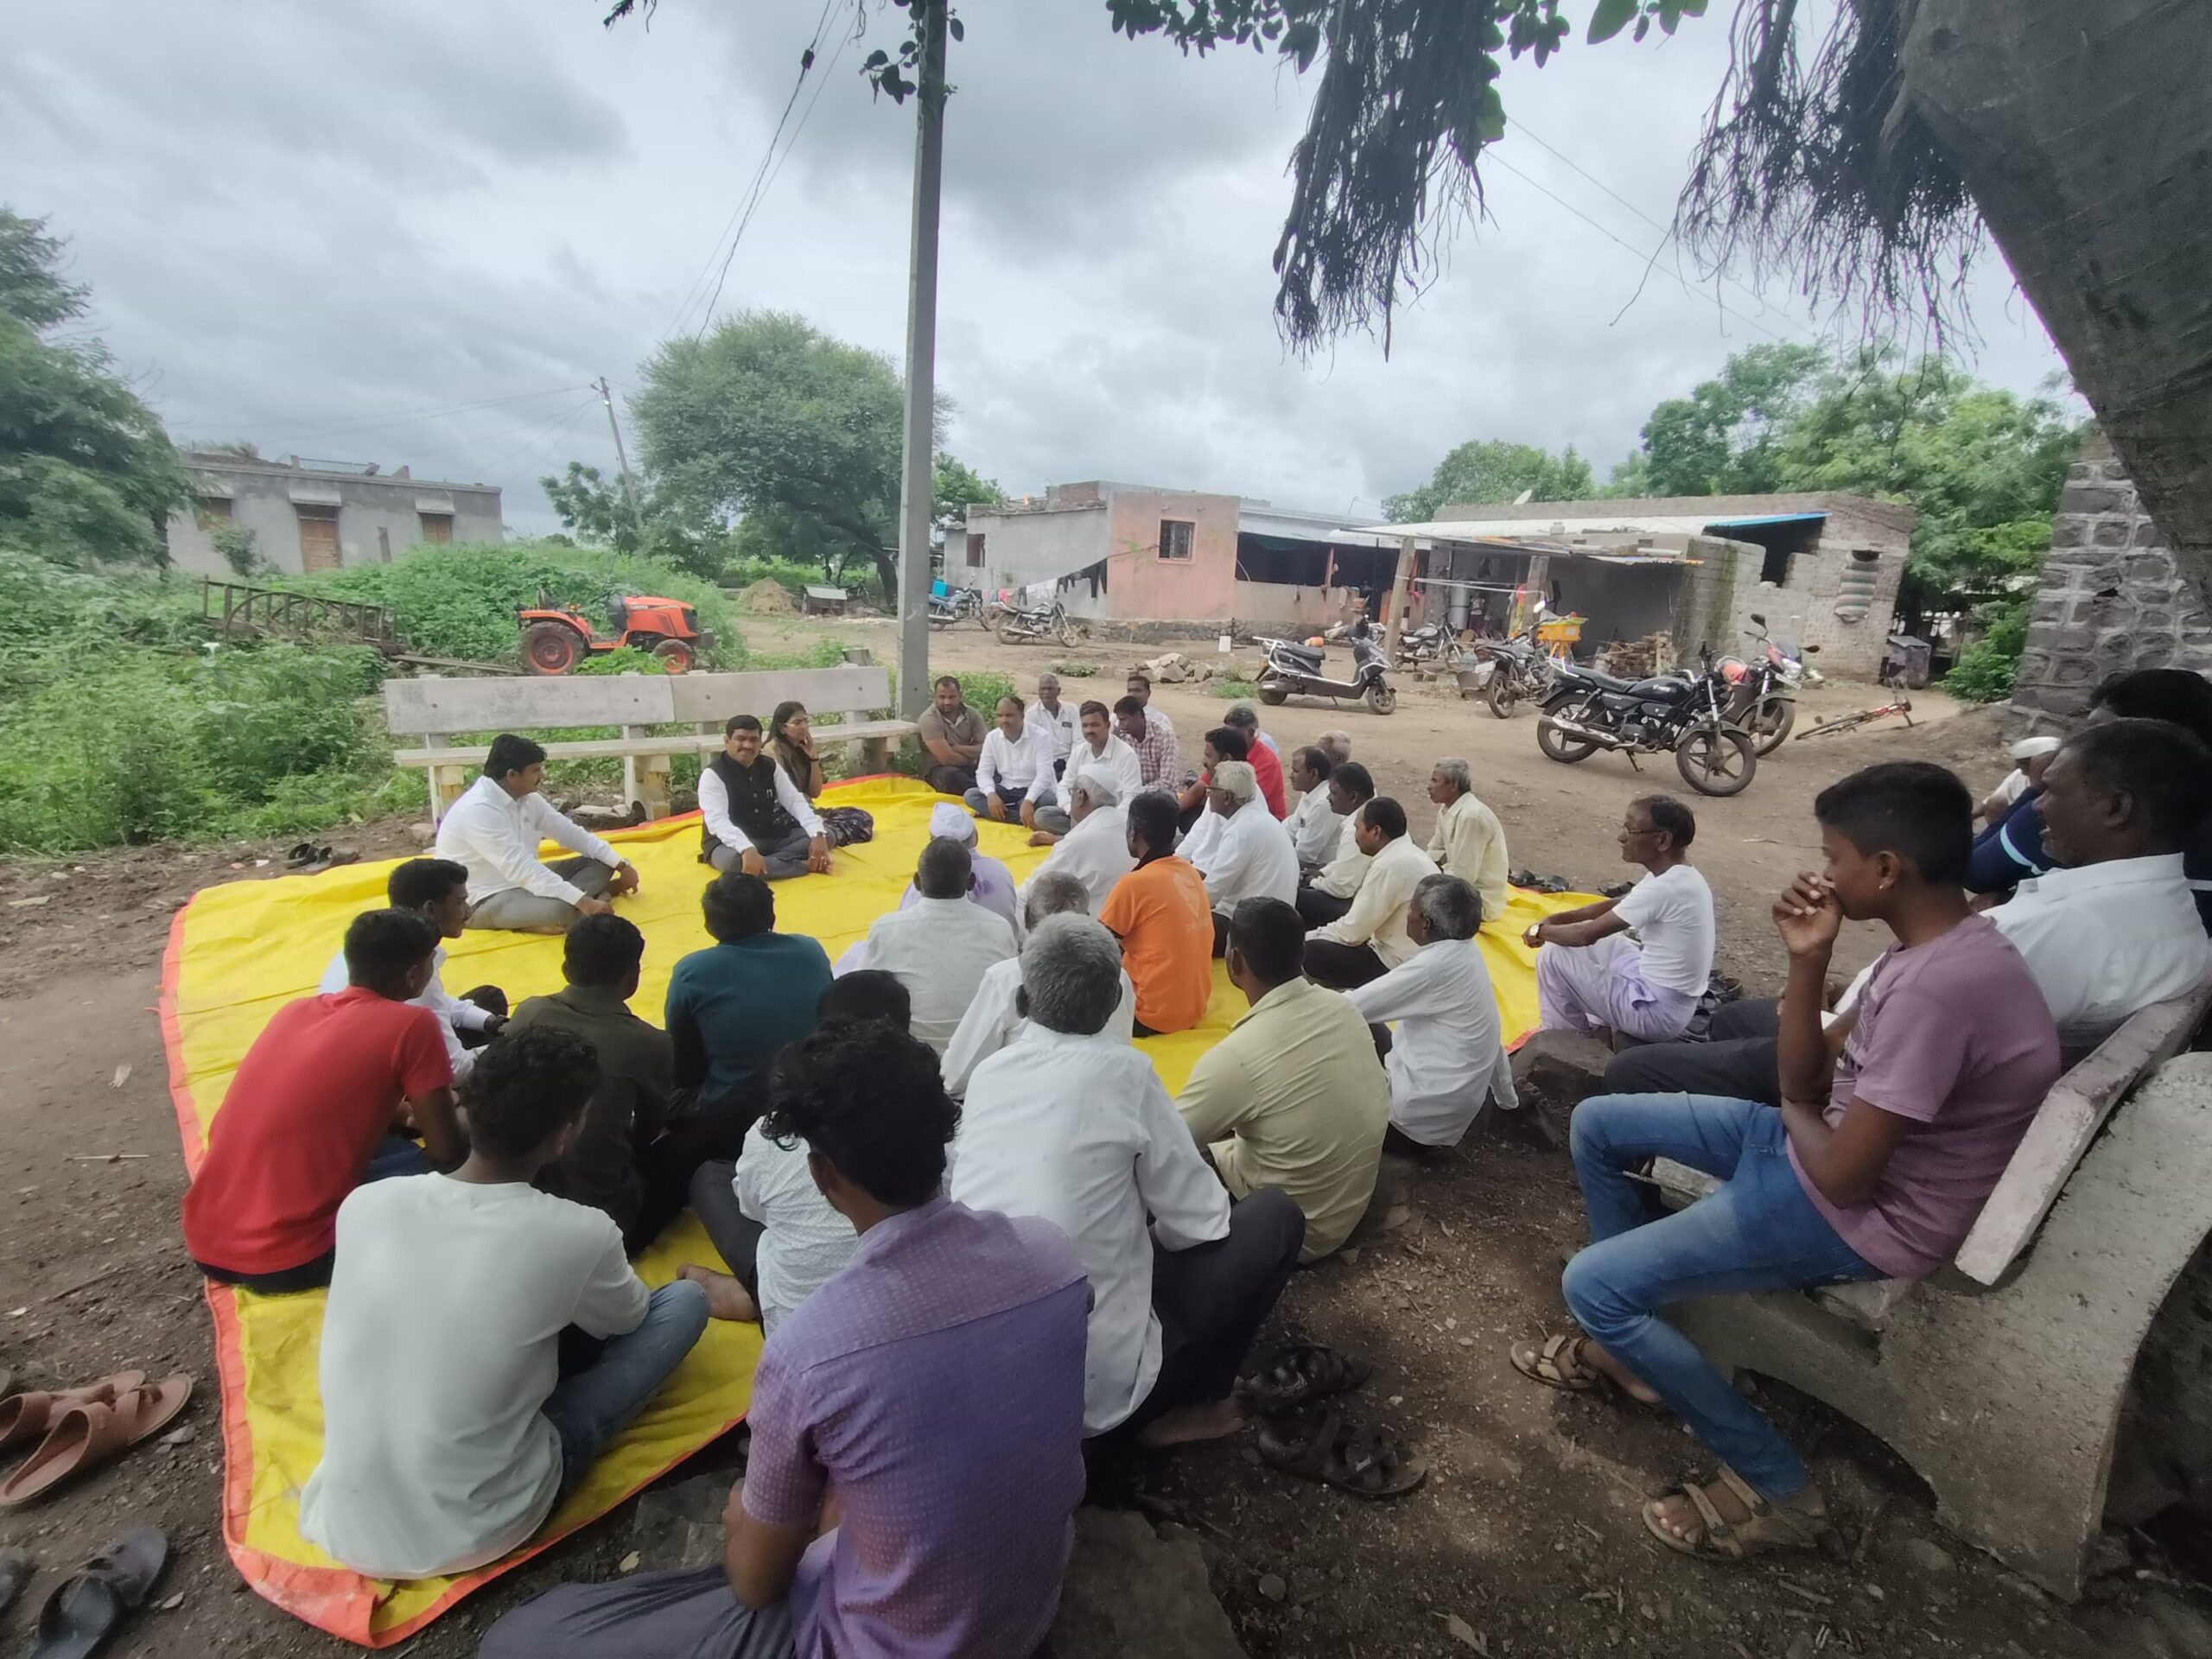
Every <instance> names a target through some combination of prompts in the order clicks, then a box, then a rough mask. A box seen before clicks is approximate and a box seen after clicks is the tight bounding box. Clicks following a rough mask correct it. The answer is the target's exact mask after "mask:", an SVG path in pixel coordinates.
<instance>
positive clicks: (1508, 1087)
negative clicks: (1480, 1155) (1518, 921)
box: [1348, 875, 1520, 1156]
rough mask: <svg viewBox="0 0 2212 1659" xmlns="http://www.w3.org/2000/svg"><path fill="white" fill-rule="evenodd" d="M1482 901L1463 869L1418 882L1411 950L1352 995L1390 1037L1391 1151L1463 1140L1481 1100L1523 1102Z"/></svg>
mask: <svg viewBox="0 0 2212 1659" xmlns="http://www.w3.org/2000/svg"><path fill="white" fill-rule="evenodd" d="M1482 925H1483V905H1482V900H1481V899H1478V897H1476V895H1475V890H1474V888H1472V887H1470V886H1468V885H1467V883H1466V882H1465V881H1463V880H1460V879H1459V877H1458V876H1456V875H1432V876H1429V877H1427V879H1426V880H1423V881H1422V882H1421V885H1420V886H1419V887H1415V888H1414V902H1413V906H1412V908H1411V909H1409V910H1408V912H1406V937H1407V938H1409V939H1411V940H1412V941H1413V943H1414V954H1413V955H1412V956H1411V957H1408V958H1407V959H1406V960H1405V961H1403V962H1402V963H1399V964H1398V965H1397V966H1396V967H1395V968H1393V969H1391V970H1390V971H1389V973H1387V974H1385V975H1383V977H1382V978H1380V979H1375V980H1370V981H1369V982H1367V983H1366V984H1364V985H1359V986H1355V987H1354V988H1352V989H1351V991H1350V992H1349V993H1348V995H1350V996H1351V1005H1352V1007H1355V1008H1357V1009H1358V1010H1359V1013H1360V1017H1361V1018H1362V1019H1363V1020H1366V1021H1367V1022H1368V1023H1369V1024H1370V1025H1372V1026H1375V1027H1378V1028H1380V1027H1382V1026H1383V1025H1385V1024H1386V1023H1388V1022H1389V1021H1390V1020H1396V1021H1397V1022H1398V1023H1397V1029H1396V1030H1395V1032H1392V1033H1390V1034H1389V1045H1390V1052H1389V1073H1390V1131H1389V1135H1387V1136H1386V1137H1385V1139H1384V1141H1383V1149H1384V1150H1385V1151H1387V1152H1393V1153H1407V1154H1413V1155H1414V1156H1420V1155H1421V1154H1427V1153H1435V1152H1440V1151H1442V1150H1444V1149H1445V1148H1446V1147H1456V1146H1458V1145H1459V1142H1460V1141H1461V1139H1462V1138H1463V1137H1465V1135H1466V1133H1467V1130H1468V1128H1469V1127H1470V1126H1471V1125H1472V1124H1473V1122H1474V1121H1475V1117H1476V1115H1477V1114H1478V1113H1479V1112H1480V1111H1481V1110H1482V1109H1483V1107H1484V1103H1487V1102H1490V1101H1496V1102H1497V1104H1498V1105H1499V1106H1500V1107H1501V1108H1503V1109H1505V1110H1508V1111H1510V1110H1511V1109H1514V1108H1515V1107H1516V1106H1518V1105H1519V1104H1520V1099H1519V1096H1517V1095H1516V1093H1515V1091H1514V1087H1513V1065H1512V1063H1511V1062H1510V1060H1509V1059H1507V1058H1506V1054H1505V1045H1504V1043H1503V1040H1501V1037H1500V1032H1499V1026H1500V1021H1499V1020H1498V1014H1497V992H1496V991H1495V990H1494V989H1493V988H1491V981H1490V967H1489V964H1488V963H1485V962H1484V960H1483V947H1482V944H1481V943H1480V941H1478V939H1477V938H1475V934H1476V931H1477V930H1478V929H1479V928H1480V927H1481V926H1482Z"/></svg>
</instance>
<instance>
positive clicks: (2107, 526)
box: [2089, 518, 2127, 547]
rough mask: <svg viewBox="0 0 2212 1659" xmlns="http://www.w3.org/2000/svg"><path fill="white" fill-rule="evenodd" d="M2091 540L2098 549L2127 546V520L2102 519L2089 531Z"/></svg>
mask: <svg viewBox="0 0 2212 1659" xmlns="http://www.w3.org/2000/svg"><path fill="white" fill-rule="evenodd" d="M2089 540H2090V541H2091V542H2092V543H2094V545H2096V546H2098V547H2125V546H2126V545H2127V520H2126V519H2125V518H2100V519H2098V520H2097V522H2096V524H2095V525H2094V527H2093V528H2092V529H2091V530H2090V531H2089Z"/></svg>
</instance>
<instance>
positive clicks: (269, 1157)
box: [184, 910, 468, 1295]
mask: <svg viewBox="0 0 2212 1659" xmlns="http://www.w3.org/2000/svg"><path fill="white" fill-rule="evenodd" d="M437 946H438V934H437V930H436V929H435V928H434V927H432V926H431V925H430V924H429V922H427V921H425V920H424V919H423V917H422V915H421V914H420V913H419V912H416V911H411V910H372V911H370V912H367V913H366V914H365V915H360V916H356V917H355V918H353V925H352V926H351V927H348V928H347V929H346V972H347V974H348V975H349V976H350V977H351V980H352V983H351V984H350V985H349V986H348V987H347V988H346V989H345V990H344V991H341V992H340V993H339V994H338V995H336V996H308V997H302V998H301V999H300V1001H296V1002H294V1003H290V1004H289V1005H287V1006H286V1007H283V1008H281V1009H279V1010H278V1011H277V1016H276V1017H275V1018H274V1019H272V1020H270V1022H269V1024H268V1026H267V1027H265V1028H264V1030H263V1032H262V1033H261V1035H260V1036H258V1037H257V1038H255V1039H254V1040H253V1046H252V1047H251V1048H250V1049H248V1050H247V1051H246V1054H245V1058H244V1059H243V1060H241V1061H240V1062H239V1063H238V1072H237V1074H236V1075H235V1076H233V1077H232V1079H231V1086H230V1088H229V1090H227V1091H226V1092H225V1094H224V1096H223V1104H222V1108H221V1109H220V1110H219V1111H218V1112H217V1113H216V1114H215V1121H214V1123H213V1126H212V1127H211V1128H209V1130H208V1132H207V1156H206V1157H204V1158H203V1159H201V1160H200V1168H199V1171H198V1173H195V1174H194V1176H193V1178H192V1185H191V1188H190V1189H189V1190H188V1192H186V1193H185V1195H184V1244H185V1249H186V1250H187V1251H188V1253H189V1254H190V1255H191V1257H192V1259H193V1262H194V1263H195V1264H196V1265H197V1266H198V1267H199V1268H200V1271H201V1272H202V1273H204V1274H207V1276H208V1277H209V1278H210V1279H213V1280H215V1281H219V1283H223V1284H230V1285H238V1286H239V1287H243V1288H245V1289H247V1290H254V1291H259V1292H261V1293H262V1294H264V1295H275V1294H280V1293H283V1292H288V1291H296V1290H309V1289H313V1288H314V1287H317V1286H320V1285H327V1284H328V1283H329V1282H330V1261H331V1245H332V1239H333V1236H334V1229H335V1226H336V1222H337V1217H338V1206H339V1205H340V1203H341V1202H343V1201H344V1199H345V1197H346V1194H347V1193H348V1192H352V1191H353V1189H354V1188H355V1187H357V1186H359V1185H361V1184H362V1182H364V1181H366V1180H374V1179H379V1178H380V1177H383V1176H386V1175H412V1174H416V1173H419V1172H421V1171H423V1170H425V1169H429V1168H431V1167H432V1166H434V1165H435V1166H439V1167H444V1168H450V1167H451V1166H454V1165H455V1164H458V1163H459V1162H460V1161H461V1160H462V1159H463V1158H464V1157H466V1156H467V1153H468V1138H467V1135H465V1134H464V1133H463V1132H462V1129H461V1122H460V1119H459V1118H458V1117H457V1116H455V1115H454V1103H453V1066H452V1064H451V1063H450V1062H449V1061H448V1059H447V1058H446V1046H445V1040H444V1039H443V1038H442V1037H441V1036H440V1035H439V1033H438V1024H439V1021H438V1017H437V1016H436V1015H435V1014H432V1013H431V1012H430V1011H429V1009H428V1008H424V1007H416V1006H415V1004H414V1001H413V999H414V998H416V997H418V996H420V995H422V994H423V987H424V986H425V985H427V984H429V980H430V975H431V973H432V971H433V970H434V965H435V960H436V957H435V952H436V950H437ZM403 1122H404V1123H410V1124H411V1125H412V1127H413V1128H415V1129H416V1131H418V1132H419V1133H420V1134H421V1135H422V1137H423V1145H422V1146H416V1144H415V1142H413V1141H410V1140H409V1139H407V1138H406V1137H405V1136H404V1135H401V1134H399V1133H397V1129H398V1128H399V1127H400V1125H401V1124H402V1123H403Z"/></svg>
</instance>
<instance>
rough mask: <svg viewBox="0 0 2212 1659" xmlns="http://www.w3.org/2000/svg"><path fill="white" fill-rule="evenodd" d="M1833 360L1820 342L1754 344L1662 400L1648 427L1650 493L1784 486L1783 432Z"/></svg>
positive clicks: (1646, 483)
mask: <svg viewBox="0 0 2212 1659" xmlns="http://www.w3.org/2000/svg"><path fill="white" fill-rule="evenodd" d="M1826 365H1827V353H1825V352H1824V351H1822V350H1821V347H1819V346H1793V345H1772V346H1751V348H1750V349H1749V350H1747V351H1742V352H1738V353H1736V354H1735V355H1734V356H1732V357H1731V358H1730V359H1728V363H1727V366H1726V367H1725V368H1724V369H1722V370H1721V372H1720V373H1719V377H1718V378H1714V379H1711V380H1707V381H1705V382H1703V383H1702V384H1700V385H1699V386H1698V387H1697V388H1696V390H1694V391H1692V392H1691V393H1690V395H1689V396H1688V397H1670V398H1669V399H1668V400H1667V401H1666V402H1665V403H1663V404H1660V405H1659V406H1658V407H1657V408H1656V409H1654V410H1652V411H1651V418H1650V419H1649V420H1648V421H1646V422H1645V423H1644V424H1643V458H1644V465H1643V468H1642V469H1641V471H1642V477H1641V479H1640V480H1639V481H1640V482H1641V484H1642V486H1643V488H1644V489H1645V491H1647V492H1648V493H1650V494H1652V495H1756V494H1758V493H1762V492H1764V491H1768V490H1778V489H1781V488H1783V487H1784V486H1783V482H1782V474H1781V470H1780V444H1781V437H1782V435H1783V433H1784V432H1786V431H1787V430H1788V429H1789V424H1790V423H1791V422H1792V421H1793V420H1794V419H1795V418H1796V414H1797V411H1798V410H1799V409H1800V408H1801V407H1802V405H1803V403H1804V400H1805V397H1806V395H1807V392H1808V388H1809V387H1810V386H1811V385H1812V384H1813V382H1814V380H1815V378H1817V377H1818V375H1819V374H1820V372H1821V369H1822V368H1823V367H1825V366H1826Z"/></svg>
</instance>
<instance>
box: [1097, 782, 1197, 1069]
mask: <svg viewBox="0 0 2212 1659" xmlns="http://www.w3.org/2000/svg"><path fill="white" fill-rule="evenodd" d="M1128 812H1129V856H1130V857H1132V858H1134V859H1135V860H1136V861H1137V867H1136V868H1135V869H1134V870H1131V871H1130V872H1129V873H1128V874H1127V875H1125V876H1123V877H1122V879H1121V880H1119V881H1117V882H1116V883H1115V884H1114V891H1113V892H1112V893H1109V894H1108V895H1107V898H1106V908H1105V909H1104V910H1103V911H1101V912H1099V915H1098V919H1099V920H1100V921H1102V922H1103V923H1104V924H1105V925H1107V927H1109V929H1111V930H1112V931H1113V932H1114V933H1115V934H1116V936H1117V937H1119V938H1120V939H1121V941H1122V967H1123V968H1124V969H1127V970H1128V976H1129V982H1130V983H1131V984H1132V985H1134V986H1135V988H1136V993H1137V1021H1136V1033H1135V1034H1136V1035H1137V1036H1139V1037H1159V1036H1163V1035H1165V1034H1166V1033H1168V1032H1171V1031H1188V1030H1189V1029H1190V1028H1191V1027H1192V1026H1195V1025H1197V1024H1198V1021H1199V1020H1203V1019H1204V1018H1205V1012H1206V1003H1207V1001H1208V1000H1209V999H1210V998H1211V996H1212V995H1213V906H1212V905H1211V903H1209V902H1208V900H1207V899H1206V884H1205V878H1204V877H1203V876H1201V875H1200V874H1198V871H1197V870H1195V869H1193V868H1192V867H1191V866H1190V864H1188V863H1187V862H1185V861H1184V860H1182V859H1179V858H1178V857H1176V856H1175V830H1176V822H1175V813H1176V809H1175V798H1174V797H1173V796H1172V795H1167V794H1164V793H1162V792H1160V791H1157V790H1150V791H1146V792H1145V793H1144V794H1141V795H1140V796H1138V797H1137V798H1136V799H1135V800H1134V801H1131V802H1130V803H1129V808H1128Z"/></svg>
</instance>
